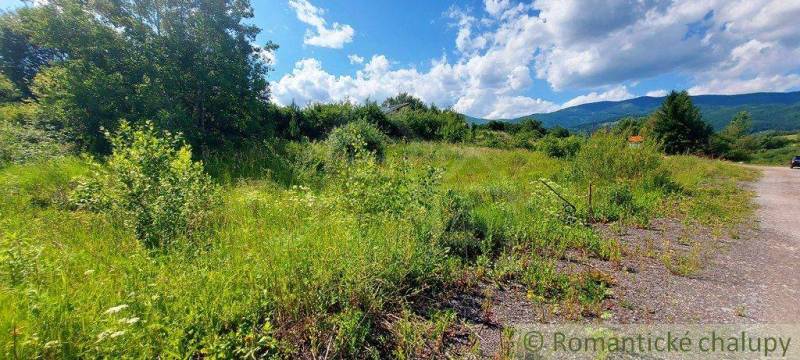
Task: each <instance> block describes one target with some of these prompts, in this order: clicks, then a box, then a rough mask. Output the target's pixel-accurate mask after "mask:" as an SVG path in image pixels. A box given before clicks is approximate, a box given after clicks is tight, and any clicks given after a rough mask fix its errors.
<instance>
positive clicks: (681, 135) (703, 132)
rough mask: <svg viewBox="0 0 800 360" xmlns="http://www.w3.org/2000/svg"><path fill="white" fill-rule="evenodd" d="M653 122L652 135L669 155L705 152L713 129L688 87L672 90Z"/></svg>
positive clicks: (654, 116)
mask: <svg viewBox="0 0 800 360" xmlns="http://www.w3.org/2000/svg"><path fill="white" fill-rule="evenodd" d="M651 122H652V123H651V125H650V129H651V134H652V135H653V137H654V138H655V139H656V140H657V141H658V142H660V143H661V144H662V146H663V148H664V151H665V152H667V153H668V154H681V153H692V152H699V151H703V150H705V149H706V147H707V145H708V141H709V137H710V136H711V134H712V132H713V130H712V128H711V126H710V125H708V124H707V123H706V122H704V121H703V119H702V117H701V116H700V110H699V109H698V108H697V107H696V106H694V104H693V103H692V99H691V97H690V96H689V93H688V92H686V91H685V90H684V91H681V92H677V91H672V92H671V93H670V94H669V95H668V96H667V98H666V99H664V103H662V104H661V108H659V109H658V110H657V111H656V112H655V113H654V114H653V116H652V119H651Z"/></svg>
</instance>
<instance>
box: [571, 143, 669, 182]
mask: <svg viewBox="0 0 800 360" xmlns="http://www.w3.org/2000/svg"><path fill="white" fill-rule="evenodd" d="M660 165H661V153H659V152H658V151H657V150H656V149H655V146H654V145H652V144H643V145H642V146H641V147H638V148H634V147H630V146H628V143H627V141H626V140H625V138H623V137H621V136H618V135H613V134H609V133H607V132H598V133H595V134H594V135H592V137H591V138H590V139H589V140H588V141H587V142H586V143H585V144H583V146H582V147H581V149H580V150H579V151H578V153H577V154H576V156H575V161H574V162H573V174H574V175H575V176H576V177H577V178H578V179H580V180H586V181H592V182H598V183H605V182H614V181H617V180H637V179H641V178H642V177H644V176H645V175H646V174H649V173H650V172H652V171H654V170H655V169H657V168H658V167H659V166H660Z"/></svg>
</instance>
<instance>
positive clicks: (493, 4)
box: [483, 0, 511, 16]
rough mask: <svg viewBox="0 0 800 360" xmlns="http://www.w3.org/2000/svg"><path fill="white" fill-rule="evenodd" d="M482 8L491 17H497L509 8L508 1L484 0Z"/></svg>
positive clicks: (509, 3)
mask: <svg viewBox="0 0 800 360" xmlns="http://www.w3.org/2000/svg"><path fill="white" fill-rule="evenodd" d="M483 6H484V7H485V8H486V12H487V13H489V15H491V16H499V15H501V14H503V12H504V11H505V10H506V9H508V8H509V7H510V6H511V2H510V1H509V0H485V1H484V2H483Z"/></svg>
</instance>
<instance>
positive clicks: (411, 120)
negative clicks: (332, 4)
mask: <svg viewBox="0 0 800 360" xmlns="http://www.w3.org/2000/svg"><path fill="white" fill-rule="evenodd" d="M252 17H253V10H252V7H251V5H250V2H249V1H248V0H195V1H185V0H165V1H150V0H122V1H89V2H87V1H80V0H52V1H48V2H46V3H43V4H40V5H37V6H29V7H23V8H19V9H17V10H14V11H11V12H7V13H5V14H3V15H0V69H2V74H0V103H2V105H0V117H2V118H3V119H4V121H3V122H2V124H0V125H1V126H0V137H1V138H3V139H7V140H6V141H5V142H6V145H4V147H5V150H3V151H4V152H5V153H6V154H5V155H2V156H3V157H5V158H7V159H6V161H8V158H14V157H15V156H16V155H13V154H12V155H8V153H10V152H13V151H19V149H21V148H30V146H27V145H24V144H23V145H19V144H17V146H11V145H8V144H11V143H12V142H20V141H27V142H28V143H33V144H38V145H41V146H44V145H48V146H49V147H48V149H63V148H64V147H70V148H72V149H74V150H76V151H86V152H90V153H96V154H108V153H109V151H110V143H109V141H108V140H107V138H106V136H104V131H113V130H115V129H116V128H117V127H118V126H119V124H120V122H121V121H123V120H124V121H126V122H128V123H130V124H144V123H145V122H148V121H149V122H152V124H154V126H155V127H156V128H158V129H160V130H166V131H170V132H172V133H181V134H182V136H183V138H184V139H186V141H187V142H189V143H190V144H191V145H192V146H193V148H194V149H195V150H196V152H198V153H199V154H200V156H202V154H205V153H208V152H210V151H216V150H220V149H231V148H233V149H235V148H238V147H241V146H243V145H246V144H248V143H251V142H254V141H255V142H258V141H262V140H263V139H266V138H273V137H278V138H283V139H289V140H310V141H315V140H322V139H325V138H327V136H328V134H329V133H331V131H333V130H334V129H335V128H337V127H341V126H343V125H346V124H348V123H352V122H356V121H361V122H365V123H368V124H370V125H371V126H374V127H376V128H377V129H379V130H380V131H381V132H382V133H384V134H385V135H387V136H388V137H391V138H395V139H402V138H405V139H419V140H435V141H449V142H471V143H474V144H477V145H483V146H492V147H522V148H528V149H540V150H543V151H545V152H547V153H548V154H551V155H554V156H569V155H570V154H574V153H575V151H576V149H577V147H578V146H579V144H580V139H579V138H578V137H576V136H575V135H574V134H570V133H569V131H567V130H566V129H563V128H560V127H554V128H551V129H546V128H545V127H544V126H543V125H542V123H541V122H539V121H537V120H535V119H525V120H523V121H521V122H519V123H515V124H511V123H505V122H500V121H490V122H488V123H486V124H482V125H476V124H469V123H468V122H467V121H466V118H465V117H464V116H463V115H461V114H459V113H457V112H455V111H453V110H451V109H441V108H438V107H436V106H435V105H428V104H425V103H424V102H422V101H421V100H420V99H418V98H415V97H414V96H412V95H409V94H406V93H401V94H398V95H397V96H394V97H391V98H388V99H386V100H385V101H383V102H382V103H381V104H378V103H377V102H374V101H369V100H368V101H367V102H366V103H364V104H352V103H350V102H341V103H334V104H311V105H309V106H306V107H304V108H300V107H298V106H297V105H295V104H291V105H289V106H278V105H275V104H274V103H272V102H270V92H269V84H268V82H267V80H266V79H267V75H268V73H269V71H271V64H270V63H269V61H268V60H265V59H267V58H268V57H266V56H263V55H264V54H265V53H266V52H271V51H275V49H276V48H277V45H276V44H274V43H272V42H267V43H266V44H265V45H263V46H258V45H254V42H255V40H256V35H257V34H258V33H259V32H260V29H259V28H258V27H256V26H253V25H250V24H248V23H247V20H248V19H250V18H252ZM749 123H750V121H749V117H748V116H747V115H746V114H740V115H738V116H737V117H736V119H734V120H733V121H732V123H731V125H729V126H728V128H726V129H725V130H723V131H722V132H720V133H719V134H714V133H713V131H712V129H711V127H710V126H709V125H708V124H706V123H705V122H704V121H703V120H702V118H701V116H700V112H699V111H698V109H697V107H695V106H694V105H693V104H692V103H691V98H690V97H689V95H688V94H687V93H686V92H685V91H684V92H673V93H671V94H670V95H669V96H668V97H667V98H666V100H665V101H664V104H663V105H662V107H661V108H660V109H659V110H658V111H656V112H655V113H654V114H652V115H651V116H649V117H647V118H646V119H630V118H628V119H623V120H621V121H619V122H618V123H617V124H616V125H615V126H614V129H613V131H616V132H619V133H624V134H626V135H632V134H634V133H635V134H639V133H640V132H641V133H642V134H645V135H647V136H646V137H647V138H652V139H653V140H655V141H657V142H659V144H660V145H661V146H662V147H663V150H664V151H665V152H667V153H670V154H674V153H695V154H708V155H715V156H723V157H728V158H740V157H742V156H744V155H743V154H744V153H746V151H747V149H751V148H753V147H754V146H755V147H757V146H760V145H759V144H755V145H754V141H753V140H752V139H749V140H748V139H746V137H747V134H748V133H749V131H750V127H749V126H750V125H749ZM743 139H744V140H743ZM54 143H57V144H58V145H63V146H52V145H53V144H54ZM755 143H758V141H755ZM9 148H13V149H12V150H13V151H12V150H8V149H9ZM14 149H15V150H14ZM16 157H19V156H16Z"/></svg>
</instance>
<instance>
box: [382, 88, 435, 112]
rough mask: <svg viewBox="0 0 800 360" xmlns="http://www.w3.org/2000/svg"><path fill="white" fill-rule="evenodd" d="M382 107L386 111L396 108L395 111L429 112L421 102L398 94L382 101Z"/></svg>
mask: <svg viewBox="0 0 800 360" xmlns="http://www.w3.org/2000/svg"><path fill="white" fill-rule="evenodd" d="M382 105H383V107H384V108H387V109H394V108H398V109H397V110H402V109H408V110H415V111H416V110H423V111H426V110H430V109H429V108H428V106H426V105H425V103H424V102H422V100H420V99H419V98H417V97H414V96H413V95H409V94H408V93H404V92H403V93H399V94H397V95H395V96H393V97H390V98H387V99H386V100H384V101H383V104H382Z"/></svg>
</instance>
